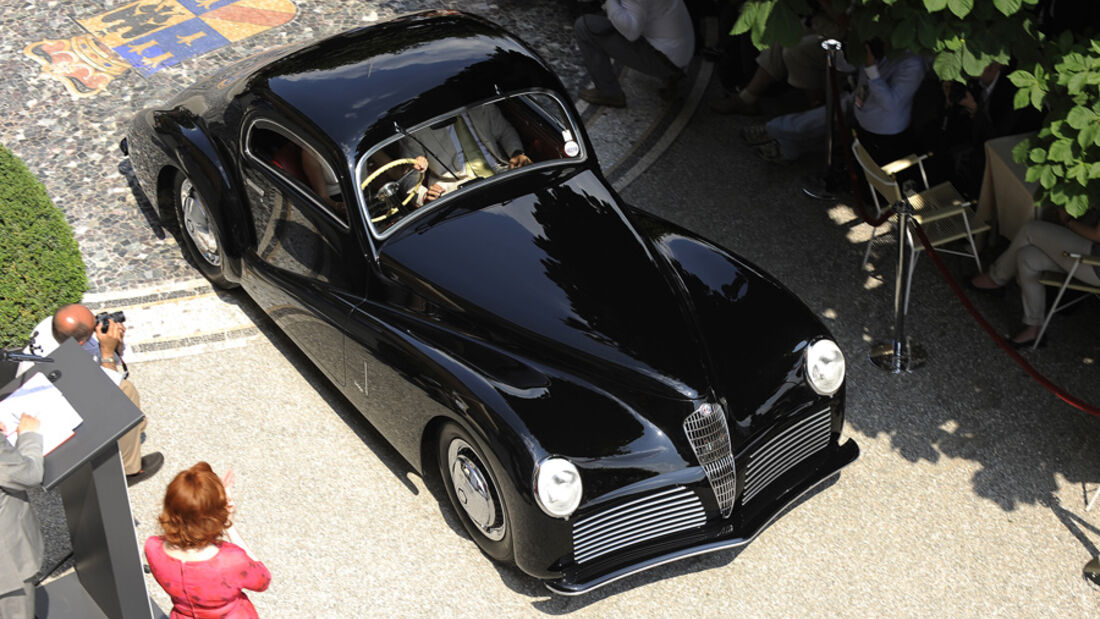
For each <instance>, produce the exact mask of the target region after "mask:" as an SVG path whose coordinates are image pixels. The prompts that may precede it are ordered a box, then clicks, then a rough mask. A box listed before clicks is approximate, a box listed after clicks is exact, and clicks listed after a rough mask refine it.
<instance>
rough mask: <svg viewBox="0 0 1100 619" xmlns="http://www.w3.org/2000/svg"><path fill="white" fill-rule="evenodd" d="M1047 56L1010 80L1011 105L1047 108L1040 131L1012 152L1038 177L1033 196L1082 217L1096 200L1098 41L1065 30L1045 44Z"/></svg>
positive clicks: (1099, 168) (1099, 186) (1099, 189)
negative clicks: (1013, 93)
mask: <svg viewBox="0 0 1100 619" xmlns="http://www.w3.org/2000/svg"><path fill="white" fill-rule="evenodd" d="M1045 43H1046V44H1045V49H1046V50H1047V54H1045V57H1044V58H1043V59H1042V60H1041V61H1040V62H1037V63H1035V64H1034V65H1032V66H1030V67H1028V68H1022V69H1019V70H1017V71H1014V72H1013V73H1012V74H1011V75H1010V76H1009V79H1011V80H1012V83H1013V84H1015V85H1016V86H1017V87H1018V88H1019V89H1020V90H1019V91H1017V93H1016V106H1017V107H1023V106H1025V105H1031V106H1034V107H1036V108H1039V109H1043V106H1044V105H1045V106H1046V108H1047V115H1046V119H1045V122H1044V126H1043V128H1042V130H1040V131H1039V135H1038V136H1036V137H1035V138H1032V139H1029V140H1025V141H1024V142H1022V143H1020V144H1019V145H1018V146H1017V147H1016V149H1015V150H1014V151H1013V157H1014V158H1015V159H1016V160H1017V161H1020V162H1026V163H1027V164H1028V171H1027V179H1028V180H1029V181H1038V182H1039V189H1038V190H1037V191H1036V195H1035V197H1036V199H1037V200H1039V201H1041V202H1049V203H1052V204H1056V205H1058V206H1061V207H1064V208H1065V209H1066V211H1067V212H1069V214H1071V215H1081V214H1082V213H1084V212H1085V211H1087V210H1088V209H1089V208H1090V207H1091V206H1092V204H1093V203H1100V165H1097V162H1098V161H1100V42H1097V41H1094V40H1091V41H1090V40H1074V38H1073V37H1072V36H1071V35H1069V33H1065V34H1063V35H1062V36H1059V37H1057V38H1056V39H1054V40H1051V41H1046V42H1045Z"/></svg>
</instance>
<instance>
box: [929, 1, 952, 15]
mask: <svg viewBox="0 0 1100 619" xmlns="http://www.w3.org/2000/svg"><path fill="white" fill-rule="evenodd" d="M946 6H947V0H924V8H926V9H928V12H929V13H935V12H936V11H942V10H943V9H944V8H945V7H946Z"/></svg>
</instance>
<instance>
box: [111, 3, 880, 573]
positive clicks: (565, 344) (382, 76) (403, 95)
mask: <svg viewBox="0 0 1100 619" xmlns="http://www.w3.org/2000/svg"><path fill="white" fill-rule="evenodd" d="M477 105H481V106H485V105H493V106H495V107H496V109H495V110H494V113H495V112H496V111H501V112H505V113H506V114H505V115H506V117H507V120H508V121H509V123H510V124H512V125H513V126H514V127H516V128H517V129H518V133H519V135H520V137H521V139H522V141H523V146H524V150H526V151H527V152H528V154H529V155H530V159H531V160H533V163H532V164H531V165H526V166H523V167H519V168H516V169H507V168H506V167H505V168H502V169H503V171H501V172H499V173H497V174H496V175H494V176H490V177H487V178H484V179H481V180H478V181H477V182H471V183H468V184H467V185H465V186H461V187H459V188H458V189H457V190H455V191H453V192H450V193H448V194H445V195H444V197H442V198H440V199H438V200H436V201H435V202H426V203H425V204H424V205H423V206H420V207H419V208H416V207H415V204H414V203H405V204H402V201H404V200H411V199H415V200H416V201H417V202H419V201H420V200H421V199H422V197H423V194H424V189H425V185H427V184H428V183H429V182H431V181H430V180H428V181H424V182H420V181H418V179H417V176H418V170H417V169H416V167H417V166H416V165H413V164H411V163H404V164H400V165H399V166H398V168H395V172H401V170H402V169H406V170H407V171H406V172H405V173H404V174H401V175H397V174H396V173H395V174H392V175H391V176H389V177H387V176H381V175H380V174H382V172H379V173H378V174H376V172H378V170H379V168H381V167H383V165H384V164H385V162H386V161H390V160H393V159H394V158H395V157H397V156H399V155H401V154H402V152H404V151H402V149H404V148H405V147H406V146H412V145H413V143H414V142H417V143H419V142H421V140H419V139H414V137H411V136H418V135H420V136H423V135H426V133H421V132H427V131H444V130H446V129H447V126H448V124H449V123H453V122H454V119H455V118H456V117H457V116H456V111H462V110H464V109H468V110H469V111H471V115H472V111H473V109H474V107H475V106H477ZM467 106H469V107H468V108H467ZM577 119H578V115H577V113H576V110H575V109H574V108H573V106H572V104H571V103H570V101H569V98H568V97H567V95H566V94H565V92H564V89H563V87H562V85H561V83H560V82H559V80H558V79H557V78H556V77H555V76H554V75H553V73H552V72H551V71H550V70H549V68H548V67H547V65H546V64H545V63H544V62H543V61H542V60H541V59H540V58H539V57H538V56H537V55H536V54H534V53H533V52H532V51H530V50H529V49H528V48H527V47H526V46H525V45H523V44H522V43H521V42H519V41H518V40H517V39H515V38H514V37H512V36H511V35H509V34H508V33H506V32H504V31H502V30H500V29H499V28H498V27H496V26H494V25H493V24H491V23H489V22H486V21H484V20H482V19H479V18H476V17H472V16H469V15H465V14H461V13H456V12H452V11H435V12H426V13H420V14H416V15H410V16H406V17H404V18H400V19H397V20H395V21H392V22H387V23H383V24H378V25H374V26H370V27H367V28H363V29H360V30H355V31H351V32H347V33H344V34H340V35H337V36H335V37H332V38H329V39H325V40H322V41H320V42H317V43H313V44H310V45H308V46H305V47H303V48H300V49H296V50H290V51H287V50H277V51H274V52H269V53H267V54H264V55H261V56H258V57H255V58H252V59H248V60H245V61H242V62H240V63H238V64H236V65H234V66H232V67H229V68H228V69H225V70H223V71H222V72H220V73H218V74H217V75H214V76H212V77H211V78H209V79H207V80H204V81H202V82H200V83H198V84H196V85H194V86H192V87H191V88H189V89H187V90H186V91H184V92H183V93H182V94H180V95H179V96H178V97H177V98H176V99H174V100H173V101H171V102H169V103H168V104H166V105H164V106H159V107H155V108H149V109H146V110H144V111H142V112H141V113H139V114H138V115H137V116H136V117H135V119H134V121H133V124H132V127H131V129H130V132H129V135H128V137H127V140H126V142H124V150H126V151H127V152H128V154H129V156H130V158H131V161H132V164H133V169H134V172H135V174H136V176H137V178H138V180H139V182H140V184H141V186H142V188H143V189H144V191H145V193H146V194H147V195H148V197H149V198H150V200H151V201H152V202H153V203H154V204H155V205H156V206H157V208H158V209H159V210H160V211H161V213H162V215H163V216H164V217H165V218H166V219H171V218H172V217H173V216H176V217H178V218H179V219H180V220H181V222H182V224H183V225H182V230H181V237H182V241H183V242H182V244H183V245H184V247H185V249H186V250H188V251H190V252H191V254H192V256H193V258H194V261H195V262H196V264H197V265H198V266H199V268H200V269H201V270H202V271H203V272H204V274H206V275H207V276H208V277H209V278H210V279H212V280H213V281H214V282H215V283H217V284H220V285H223V286H234V285H241V286H243V287H244V289H245V290H246V291H247V292H248V293H249V295H250V296H251V297H252V298H253V299H254V300H255V301H256V302H257V303H258V304H259V305H260V306H261V307H262V308H263V309H264V311H266V312H267V313H268V314H269V315H270V316H271V317H272V318H273V319H274V321H275V322H276V323H277V324H278V325H279V326H280V327H281V328H282V329H283V330H284V331H285V332H286V333H287V334H288V335H289V336H290V337H291V338H292V339H293V340H294V341H295V342H296V343H297V344H298V345H299V346H300V347H301V348H302V349H303V351H304V352H305V353H306V355H308V356H309V357H310V358H311V360H312V361H314V362H315V363H316V364H317V366H318V367H319V368H320V369H321V370H322V371H323V372H324V373H325V374H326V375H327V376H328V378H329V379H331V381H332V382H333V383H334V384H335V385H336V386H337V387H338V388H339V389H340V390H341V391H342V392H343V393H344V394H346V396H347V397H348V398H349V400H350V401H351V402H352V403H353V404H354V405H355V406H356V407H357V408H358V409H359V410H360V411H361V412H362V413H363V415H365V416H366V418H367V419H368V420H369V421H370V422H371V423H372V424H373V425H374V426H375V427H376V428H377V429H378V430H379V432H380V433H381V434H382V435H383V436H384V437H385V438H386V439H387V440H388V441H389V442H391V443H392V444H393V445H394V447H396V449H397V450H398V451H399V452H400V453H401V454H402V455H403V456H404V457H405V458H407V459H408V460H409V462H410V463H411V464H412V465H413V466H414V467H416V468H417V469H418V470H420V471H423V472H425V473H430V472H433V471H434V470H436V467H437V466H438V470H439V472H440V474H441V477H442V478H443V481H444V485H445V487H446V489H447V492H448V495H449V497H450V499H451V501H452V502H453V503H454V504H455V506H456V511H457V512H458V514H459V516H460V519H461V520H462V521H463V524H464V525H465V526H466V528H467V530H468V531H469V532H470V535H471V537H473V539H474V540H475V542H477V543H478V545H479V546H480V547H481V548H482V549H483V550H484V551H485V552H486V553H487V554H489V555H490V556H492V557H494V558H496V559H499V560H504V561H514V563H515V564H516V565H518V566H519V567H520V568H521V569H522V570H523V571H525V572H526V573H528V574H530V575H532V576H534V577H536V578H540V579H544V580H546V581H547V584H548V586H549V587H550V588H551V589H552V590H554V591H557V592H559V593H565V594H573V593H580V592H583V591H586V590H589V589H591V588H593V587H596V586H599V585H602V584H605V583H607V582H610V581H612V580H614V579H617V578H620V577H622V576H624V575H626V574H630V573H633V572H635V571H638V570H641V569H645V568H647V567H652V566H654V565H658V564H661V563H665V562H668V561H671V560H674V559H677V558H680V557H684V556H690V555H693V554H698V553H701V552H707V551H712V550H718V549H721V548H728V547H732V546H737V545H740V544H744V543H746V542H748V541H750V540H751V539H752V538H753V537H755V535H756V534H757V533H758V532H759V531H761V530H762V529H763V528H764V527H765V526H766V525H767V524H768V523H769V522H770V521H771V519H772V518H774V517H775V516H777V515H778V514H779V513H780V512H781V511H782V510H783V509H784V508H785V507H786V506H787V505H789V504H790V503H791V502H792V501H794V500H795V499H796V498H798V497H799V496H800V495H802V494H803V493H804V492H806V491H807V490H809V489H811V488H813V487H815V486H817V485H818V484H820V483H821V482H823V481H825V480H827V479H829V478H831V477H832V476H833V475H834V474H835V473H836V472H837V471H839V470H840V469H841V468H843V467H844V466H845V465H847V464H849V463H851V462H852V461H854V460H855V459H856V457H857V456H858V452H859V450H858V447H857V446H856V445H855V443H854V442H853V441H848V442H846V443H845V444H840V443H839V439H840V433H841V428H842V424H843V416H844V388H843V385H842V380H843V357H842V356H840V353H839V350H838V349H836V347H835V345H833V344H832V343H831V340H830V339H829V334H828V331H827V330H826V329H825V327H824V326H823V325H822V324H821V322H820V321H819V320H818V319H817V318H816V317H815V316H814V315H813V313H812V312H811V311H810V310H809V309H807V307H806V306H805V305H804V304H803V303H801V302H800V301H799V300H798V299H797V298H796V297H795V296H794V295H792V294H791V293H790V292H789V291H788V290H786V289H785V288H784V287H783V286H782V285H781V284H780V283H778V282H777V281H776V280H775V279H773V278H772V277H770V276H769V275H767V274H766V273H764V272H762V271H761V270H759V269H757V268H756V267H754V266H752V265H751V264H749V263H748V262H746V261H745V260H743V259H741V258H739V257H737V256H736V255H734V254H733V253H731V252H729V251H727V250H725V249H723V248H721V247H718V246H716V245H715V244H713V243H711V242H709V241H707V240H705V239H703V238H700V237H699V236H697V235H695V234H693V233H691V232H689V231H687V230H684V229H682V228H679V227H677V226H675V225H673V224H671V223H669V222H667V221H664V220H662V219H660V218H657V217H655V216H653V215H650V214H647V213H645V212H643V211H641V210H637V209H635V208H633V207H631V206H629V205H627V204H625V203H623V202H622V201H621V199H620V198H619V197H618V196H617V195H616V193H615V192H614V191H613V190H612V189H610V187H609V185H608V183H607V182H606V180H605V179H604V177H603V175H602V173H601V171H600V168H599V166H598V163H597V161H596V157H595V155H594V151H593V148H592V145H591V143H590V142H589V140H588V138H587V136H586V135H585V133H584V131H583V130H582V128H581V127H579V121H578V120H577ZM288 142H293V143H294V145H293V146H292V147H291V150H296V151H297V152H299V155H300V156H301V157H306V156H307V155H309V154H312V155H313V156H316V157H321V158H323V159H324V161H325V164H326V165H328V166H329V167H330V168H331V171H332V172H335V175H336V176H337V177H338V183H339V187H338V189H326V190H325V191H336V193H330V194H329V195H328V196H324V195H319V194H318V192H320V190H319V189H317V190H313V189H311V185H310V181H308V180H307V179H305V178H304V177H303V176H302V175H301V174H300V173H297V172H294V173H291V172H289V171H288V170H287V169H286V168H285V167H284V164H280V163H278V162H277V161H276V159H278V154H277V151H279V150H281V149H283V148H285V146H286V143H288ZM301 153H305V154H301ZM506 156H507V155H506ZM302 160H303V161H305V159H302ZM397 161H398V162H400V161H406V162H408V161H412V159H400V158H398V159H397ZM400 166H404V168H401V167H400ZM387 173H388V172H387ZM428 174H429V175H430V174H431V172H430V171H429V172H428ZM372 178H373V179H375V180H370V179H372ZM420 180H421V181H422V180H423V178H421V179H420ZM368 181H369V182H368ZM383 181H385V182H383ZM376 182H377V183H379V184H380V185H384V186H380V187H375V186H373V183H376ZM364 187H366V189H364ZM376 189H378V190H377V191H375V190H376ZM322 193H323V192H322ZM394 194H396V195H397V196H398V198H399V200H398V201H396V202H395V201H390V202H387V200H390V198H389V197H386V196H392V195H394ZM334 195H335V196H337V198H338V199H334V198H333V196H334ZM345 197H346V199H345ZM838 368H839V378H838V377H837V376H836V372H837V371H838ZM811 373H812V374H813V376H809V374H811ZM822 375H824V376H825V378H821V376H822ZM815 381H818V382H815ZM821 381H824V382H825V383H828V384H827V385H826V387H825V388H824V389H822V388H820V385H819V382H821Z"/></svg>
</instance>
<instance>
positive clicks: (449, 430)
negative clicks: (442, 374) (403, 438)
mask: <svg viewBox="0 0 1100 619" xmlns="http://www.w3.org/2000/svg"><path fill="white" fill-rule="evenodd" d="M452 449H453V450H455V452H457V455H458V458H456V453H452ZM436 461H437V462H438V463H439V474H440V477H442V478H443V486H444V487H445V488H446V489H447V498H449V499H450V500H451V506H452V507H454V510H455V513H456V514H457V515H458V519H459V520H461V521H462V526H464V527H466V532H467V533H469V534H470V537H471V538H473V540H474V542H475V543H476V544H477V545H478V547H479V548H481V551H482V552H484V553H485V554H487V555H489V557H490V558H492V559H495V560H497V561H502V562H505V563H513V562H514V555H513V551H512V520H511V518H510V517H509V516H508V505H507V504H506V503H505V500H504V497H503V495H502V494H501V491H500V488H501V486H500V481H499V480H500V478H501V475H500V474H499V473H498V472H497V471H496V470H495V469H494V468H493V463H492V461H491V460H489V459H487V458H485V457H484V456H483V455H482V453H481V449H480V448H479V447H478V446H477V443H475V442H474V440H473V438H471V437H470V435H469V433H467V432H466V431H465V430H463V429H462V428H461V427H460V426H458V425H456V424H454V423H450V422H448V423H447V424H446V425H444V426H443V427H442V428H441V429H440V431H439V440H438V441H437V442H436ZM455 465H457V466H458V468H459V470H460V471H461V473H456V475H459V474H462V475H465V476H466V478H467V479H469V478H471V477H475V478H476V477H480V478H481V479H482V480H484V482H486V486H485V490H487V491H488V493H487V494H488V496H489V497H491V500H490V501H488V503H491V506H489V507H488V509H480V510H479V508H486V507H487V502H486V501H484V499H481V500H477V501H474V500H471V499H467V500H466V501H465V502H464V501H462V500H461V499H460V498H459V494H460V493H462V494H465V493H468V492H470V486H469V485H465V484H464V485H465V486H466V487H465V488H459V490H458V491H456V490H455V481H454V476H452V473H451V468H452V466H455ZM479 513H481V514H483V515H482V517H478V514H479ZM475 520H476V522H475Z"/></svg>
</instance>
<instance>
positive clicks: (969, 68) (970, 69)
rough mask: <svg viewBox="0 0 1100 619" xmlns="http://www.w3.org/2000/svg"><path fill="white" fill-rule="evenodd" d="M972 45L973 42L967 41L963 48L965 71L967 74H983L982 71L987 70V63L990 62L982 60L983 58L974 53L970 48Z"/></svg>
mask: <svg viewBox="0 0 1100 619" xmlns="http://www.w3.org/2000/svg"><path fill="white" fill-rule="evenodd" d="M970 45H972V43H967V44H966V45H964V46H963V48H962V63H963V71H965V72H966V74H967V75H975V76H977V75H981V74H982V71H984V70H985V65H987V64H989V61H988V60H987V61H985V62H982V60H981V59H979V58H978V57H977V56H975V55H974V52H973V51H972V50H971V49H970Z"/></svg>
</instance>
